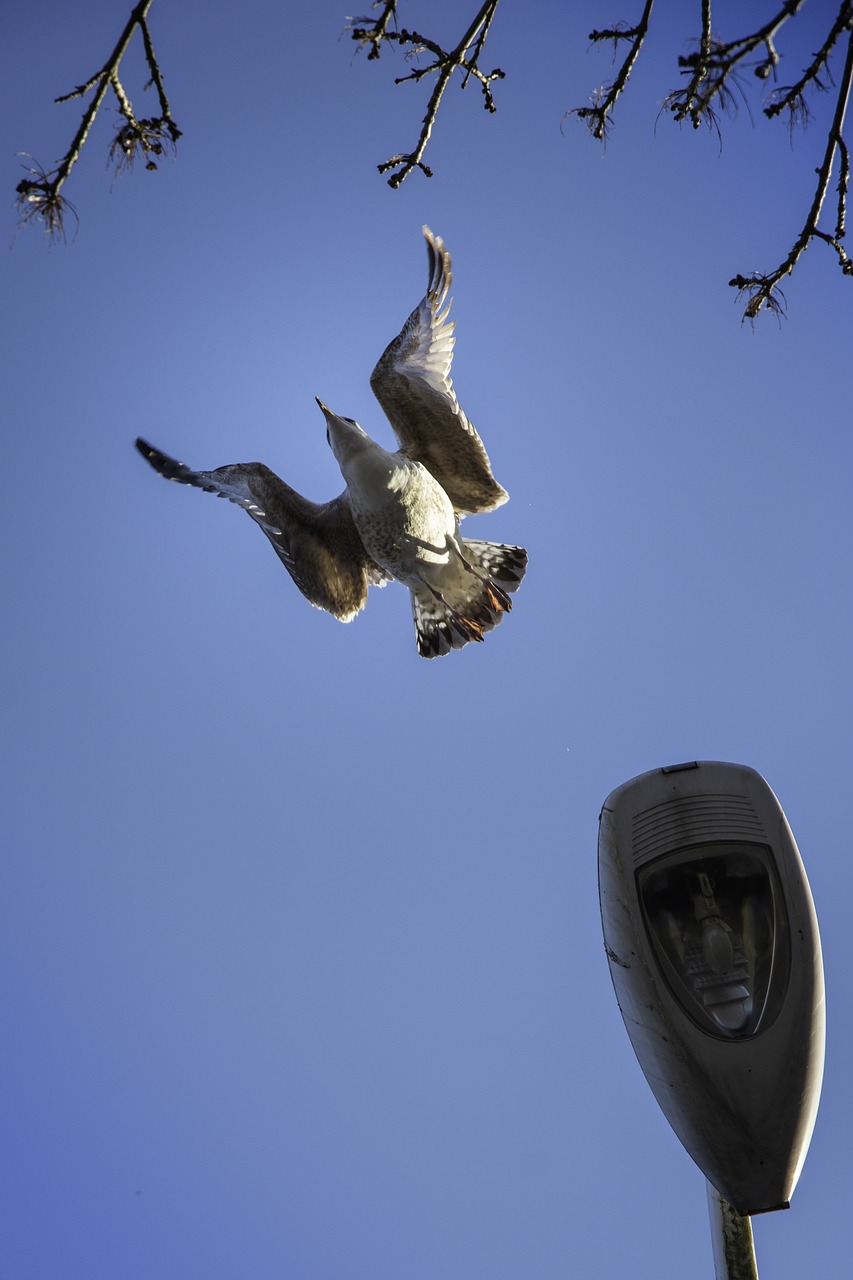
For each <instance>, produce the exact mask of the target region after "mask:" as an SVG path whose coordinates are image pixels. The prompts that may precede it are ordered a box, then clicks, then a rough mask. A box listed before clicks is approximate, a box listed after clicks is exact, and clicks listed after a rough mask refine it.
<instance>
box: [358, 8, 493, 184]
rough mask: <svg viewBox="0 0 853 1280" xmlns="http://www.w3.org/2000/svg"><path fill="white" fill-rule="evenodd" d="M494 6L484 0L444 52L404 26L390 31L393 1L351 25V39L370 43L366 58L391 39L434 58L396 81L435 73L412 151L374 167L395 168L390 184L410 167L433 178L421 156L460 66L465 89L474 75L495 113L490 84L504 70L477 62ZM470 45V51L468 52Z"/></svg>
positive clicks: (383, 170)
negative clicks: (375, 16)
mask: <svg viewBox="0 0 853 1280" xmlns="http://www.w3.org/2000/svg"><path fill="white" fill-rule="evenodd" d="M497 7H498V0H486V3H485V4H483V5H482V7H481V8H480V11H479V12H478V13H477V15H476V17H475V18H474V20H473V22H472V23H471V25H470V26H469V27H468V30H467V31H466V32H465V34H464V35H463V37H462V39H461V40H460V41H459V43H458V45H457V46H456V48H455V49H453V50H452V51H451V52H447V51H446V50H445V49H443V48H442V47H441V45H439V44H437V43H436V42H435V41H434V40H431V39H429V38H428V37H426V36H422V35H419V34H418V32H416V31H407V30H405V28H404V29H403V30H401V31H389V30H388V22H389V20H390V18H391V17H392V16H395V15H396V0H385V6H384V9H383V12H382V16H381V18H378V19H377V20H376V21H375V22H372V23H371V24H370V25H369V26H364V27H351V28H350V34H351V36H352V38H353V40H357V41H358V42H359V44H360V45H365V44H370V45H371V46H372V47H371V51H370V53H369V54H368V58H369V59H370V58H378V57H379V50H380V46H381V42H382V41H383V40H387V41H393V42H396V43H398V44H400V45H406V44H410V45H412V46H413V47H414V51H415V52H421V51H423V50H424V49H428V50H429V52H430V53H432V54H433V56H434V58H435V61H434V62H432V63H430V64H429V66H426V67H418V68H415V70H413V71H411V72H410V73H409V74H408V75H406V76H399V77H398V78H397V80H396V81H395V83H396V84H403V83H404V82H405V81H406V80H415V81H417V80H421V79H423V77H424V76H427V75H431V74H433V72H437V73H438V77H437V80H436V84H435V88H434V89H433V91H432V94H431V95H430V99H429V102H428V103H427V109H426V115H425V116H424V118H423V121H422V125H421V133H420V137H419V138H418V142H417V146H416V147H415V149H414V151H411V152H409V153H408V154H406V155H396V156H391V158H390V159H389V160H386V161H384V163H383V164H380V165H378V166H377V168H378V169H379V172H380V173H387V172H388V171H389V169H393V170H396V172H394V173H392V174H391V177H390V178H389V179H388V185H389V187H395V188H396V187H399V186H400V185H401V184H402V183H403V182H404V181H405V179H406V178H407V177H408V176H409V174H410V173H411V172H412V170H413V169H420V171H421V172H422V173H423V174H424V175H425V177H427V178H431V177H432V170H431V169H430V168H429V166H428V165H426V164H424V163H423V159H422V157H423V154H424V151H425V150H426V146H427V143H428V142H429V139H430V135H431V134H432V130H433V125H434V124H435V121H436V116H437V115H438V109H439V107H440V106H441V99H442V97H443V96H444V91H445V89H446V88H447V86H448V84H449V83H450V79H451V77H452V75H453V73H454V71H456V69H457V68H458V67H461V68H463V70H464V73H465V74H464V76H463V79H462V88H463V89H464V88H465V86H466V85H467V83H468V81H469V79H470V78H471V76H473V77H474V78H475V79H476V80H477V81H479V84H480V88H481V89H482V91H483V97H484V100H485V101H484V106H485V108H486V110H487V111H489V112H491V113H494V112H495V110H496V107H495V102H494V98H493V96H492V91H491V85H492V81H494V80H502V79H503V78H504V72H503V71H501V70H500V69H499V68H496V69H495V70H494V71H491V72H488V73H485V72H483V71H481V70H480V68H479V66H478V65H477V61H478V59H479V57H480V54H481V53H482V50H483V46H484V44H485V42H486V37H487V35H488V33H489V28H490V27H491V24H492V19H493V18H494V16H495V10H496V9H497ZM361 21H363V22H364V21H366V19H361ZM472 46H473V50H472V52H471V53H470V54H469V50H471V49H472Z"/></svg>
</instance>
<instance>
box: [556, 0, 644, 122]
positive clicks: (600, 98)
mask: <svg viewBox="0 0 853 1280" xmlns="http://www.w3.org/2000/svg"><path fill="white" fill-rule="evenodd" d="M653 5H654V0H646V4H645V8H644V9H643V13H642V17H641V18H640V21H639V22H638V23H637V25H636V26H635V27H622V26H619V25H618V24H617V26H615V27H610V28H608V29H607V30H605V31H590V33H589V38H590V41H591V42H592V43H593V44H597V43H599V42H601V41H602V40H612V41H613V48H614V52H615V49H616V46H617V45H618V43H619V41H620V40H630V41H631V47H630V49H629V50H628V56H627V57H626V58H625V60H624V62H623V63H622V66H621V67H620V68H619V71H618V73H617V75H616V79H615V80H614V81H613V83H612V84H610V85H606V86H604V87H603V88H601V89H597V90H596V91H595V92H594V93H593V94H592V95H591V101H592V106H591V107H575V108H573V109H572V110H571V111H567V112H566V116H577V117H578V119H579V120H586V121H587V122H588V126H587V127H588V128H589V131H590V133H591V134H592V136H593V137H594V138H596V139H598V141H599V142H603V141H604V140H605V139H606V136H607V130H608V128H609V127H610V125H611V124H612V123H613V108H614V107H615V106H616V102H617V100H618V98H619V95H620V94H621V92H622V90H623V89H624V88H625V85H626V84H627V83H628V77H629V76H630V74H631V72H632V71H633V69H634V63H635V62H636V61H637V58H638V57H639V56H640V50H641V48H642V47H643V41H644V40H645V38H646V33H647V32H648V29H649V19H650V18H651V16H652V7H653ZM564 118H565V117H564Z"/></svg>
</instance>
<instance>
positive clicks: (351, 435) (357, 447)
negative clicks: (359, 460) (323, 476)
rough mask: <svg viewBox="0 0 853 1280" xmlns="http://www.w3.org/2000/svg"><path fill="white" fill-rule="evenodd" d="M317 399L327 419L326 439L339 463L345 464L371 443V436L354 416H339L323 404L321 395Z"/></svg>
mask: <svg viewBox="0 0 853 1280" xmlns="http://www.w3.org/2000/svg"><path fill="white" fill-rule="evenodd" d="M315 399H316V401H317V403H318V405H319V406H320V408H321V409H322V410H323V417H324V418H325V419H326V439H327V441H328V442H329V448H330V449H331V450H332V453H333V454H334V455H335V457H336V458H337V460H338V464H339V465H343V463H344V462H346V461H347V460H348V459H349V458H351V457H352V456H353V454H355V453H359V452H360V451H361V450H362V449H363V448H364V447H365V445H368V444H370V437H369V436H368V434H367V432H366V431H363V430H362V429H361V427H360V426H359V425H358V423H357V422H354V421H353V420H352V418H339V417H338V415H337V414H336V413H332V411H331V409H330V408H329V407H328V406H327V405H325V404H323V401H322V400H321V399H320V398H319V396H315Z"/></svg>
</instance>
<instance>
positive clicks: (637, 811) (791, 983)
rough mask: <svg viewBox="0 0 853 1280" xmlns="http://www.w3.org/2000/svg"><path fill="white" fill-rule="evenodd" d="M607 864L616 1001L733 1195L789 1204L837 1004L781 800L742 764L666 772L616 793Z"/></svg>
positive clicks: (710, 1174) (608, 944)
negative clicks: (829, 1003) (828, 998)
mask: <svg viewBox="0 0 853 1280" xmlns="http://www.w3.org/2000/svg"><path fill="white" fill-rule="evenodd" d="M598 870H599V895H600V901H601V919H602V926H603V930H604V942H605V948H606V951H607V957H608V962H609V964H610V974H611V977H612V979H613V986H614V989H615V992H616V998H617V1000H618V1002H619V1008H620V1010H621V1012H622V1017H623V1019H624V1021H625V1027H626V1029H627V1031H628V1035H629V1036H630V1038H631V1043H632V1045H633V1047H634V1051H635V1053H636V1055H637V1058H638V1059H639V1062H640V1066H641V1067H642V1069H643V1072H644V1073H645V1076H646V1079H647V1080H648V1082H649V1085H650V1086H651V1088H652V1091H653V1093H654V1095H655V1097H656V1098H657V1100H658V1103H659V1104H660V1107H661V1109H662V1111H663V1113H664V1115H665V1116H666V1118H667V1120H668V1121H669V1123H670V1124H671V1125H672V1127H673V1129H674V1130H675V1132H676V1133H677V1135H678V1137H679V1138H680V1139H681V1142H682V1143H683V1145H684V1146H685V1147H686V1149H687V1151H688V1153H689V1154H690V1155H691V1156H692V1158H693V1159H694V1161H695V1162H696V1164H697V1165H698V1166H699V1168H700V1169H701V1170H702V1172H703V1173H704V1174H705V1177H706V1178H707V1180H708V1182H709V1183H710V1185H711V1188H712V1189H714V1190H715V1191H716V1193H717V1195H718V1197H719V1198H720V1199H721V1201H722V1204H723V1207H724V1208H727V1207H728V1206H731V1208H732V1209H733V1210H734V1215H740V1216H741V1217H742V1218H747V1217H748V1216H750V1215H752V1214H756V1213H764V1212H767V1211H768V1210H771V1209H784V1208H787V1207H788V1205H789V1202H790V1199H791V1195H792V1193H793V1190H794V1187H795V1186H796V1184H797V1179H798V1178H799V1175H800V1171H801V1169H802V1166H803V1161H804V1160H805V1156H806V1151H807V1150H808V1145H809V1141H810V1139H811V1134H812V1130H813V1128H814V1122H815V1117H816V1115H817V1108H818V1101H819V1098H820V1087H821V1080H822V1076H823V1058H824V1039H825V1012H824V987H823V964H822V958H821V949H820V936H819V933H818V925H817V918H816V915H815V909H814V903H813V901H812V896H811V892H810V890H809V885H808V880H807V879H806V873H805V870H804V868H803V864H802V861H801V859H800V855H799V852H798V850H797V846H796V843H795V841H794V837H793V835H792V833H791V829H790V827H789V826H788V823H787V820H786V818H785V815H784V813H783V811H782V809H781V806H780V805H779V802H778V800H777V799H776V797H775V795H774V794H773V792H772V791H771V789H770V787H769V786H768V785H767V783H766V782H765V781H764V779H763V778H762V777H761V776H760V775H759V774H758V773H756V772H755V770H753V769H750V768H747V767H746V766H743V765H734V764H722V763H718V762H708V761H702V762H696V761H693V762H690V763H688V764H683V765H673V766H670V767H669V768H663V769H654V770H652V771H651V772H649V773H644V774H642V775H641V776H640V777H638V778H634V779H632V780H631V781H630V782H626V783H625V784H624V785H623V786H621V787H618V788H617V789H616V790H615V791H613V792H612V793H611V794H610V795H609V796H608V797H607V799H606V800H605V802H604V807H603V809H602V811H601V818H600V823H599V841H598ZM712 1199H713V1196H712V1191H711V1190H710V1189H709V1201H711V1200H712ZM714 1216H715V1214H714V1209H713V1205H712V1223H713V1221H714ZM717 1216H718V1217H719V1218H720V1219H721V1220H725V1217H726V1214H725V1213H724V1212H722V1211H720V1213H719V1214H718V1215H717ZM748 1227H749V1224H748V1222H747V1223H746V1228H748ZM749 1234H750V1236H751V1230H750V1232H749ZM750 1248H751V1245H750ZM716 1253H717V1242H716V1241H715V1256H716ZM728 1274H732V1273H729V1272H726V1271H720V1270H718V1275H728ZM743 1274H750V1273H749V1272H743ZM751 1274H755V1272H754V1271H753V1272H752V1273H751Z"/></svg>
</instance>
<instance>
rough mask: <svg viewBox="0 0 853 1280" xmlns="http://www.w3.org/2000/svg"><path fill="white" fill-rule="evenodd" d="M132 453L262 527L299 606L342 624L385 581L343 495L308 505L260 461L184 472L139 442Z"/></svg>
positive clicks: (142, 441) (360, 607)
mask: <svg viewBox="0 0 853 1280" xmlns="http://www.w3.org/2000/svg"><path fill="white" fill-rule="evenodd" d="M136 447H137V449H138V450H139V452H140V453H141V454H142V456H143V458H145V459H146V460H147V461H148V462H149V463H150V464H151V466H152V467H153V468H154V470H155V471H157V472H159V474H160V475H161V476H164V477H165V478H166V479H167V480H177V481H178V482H179V483H180V484H190V485H194V486H195V487H196V488H198V489H203V490H204V491H205V492H206V493H215V494H216V495H217V496H218V497H220V498H227V499H228V500H229V502H234V503H236V505H237V506H239V507H242V508H243V510H244V511H246V512H247V513H248V514H249V515H250V516H251V517H252V519H253V520H254V521H255V523H256V524H257V525H259V526H260V528H261V529H263V531H264V533H265V534H266V536H267V538H268V539H269V541H270V543H271V544H272V546H273V548H274V550H275V552H276V554H277V555H278V557H279V559H280V560H281V562H282V564H283V565H284V567H285V568H286V569H287V572H288V573H289V574H290V576H291V578H292V579H293V581H294V582H295V583H296V585H297V587H298V588H299V590H300V591H301V592H302V594H303V595H304V596H305V598H306V599H307V600H309V601H310V602H311V604H313V605H314V606H315V607H316V608H318V609H325V610H327V611H328V612H329V613H332V614H334V616H335V617H336V618H340V620H341V621H342V622H349V621H351V619H352V618H354V617H355V615H356V614H357V613H358V612H359V610H361V609H363V608H364V606H365V604H366V603H367V592H368V587H370V586H371V585H377V586H384V584H385V582H387V581H388V576H387V574H386V573H385V572H384V570H382V569H380V567H379V566H378V565H377V564H375V563H374V561H373V560H371V558H370V556H369V555H368V554H367V552H366V551H365V549H364V544H363V543H362V541H361V538H360V537H359V535H358V531H357V529H356V527H355V523H354V521H353V518H352V512H351V510H350V506H349V502H348V501H347V498H346V495H345V494H341V495H340V496H339V497H337V498H334V499H333V500H332V501H331V502H326V503H321V504H318V503H315V502H310V501H309V500H308V499H307V498H303V497H302V495H301V494H299V493H297V492H296V490H295V489H291V487H290V485H288V484H285V482H284V481H283V480H281V479H279V477H278V476H277V475H276V474H275V472H273V471H270V469H269V467H266V466H264V465H263V463H261V462H248V463H236V464H234V465H233V466H228V467H218V468H217V469H216V470H215V471H192V470H191V469H190V468H189V467H187V466H186V465H185V464H184V463H183V462H177V461H176V460H175V459H174V458H170V457H169V456H168V454H165V453H161V452H160V450H159V449H155V448H154V447H153V446H152V445H150V444H148V443H147V442H146V441H145V440H137V441H136Z"/></svg>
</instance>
